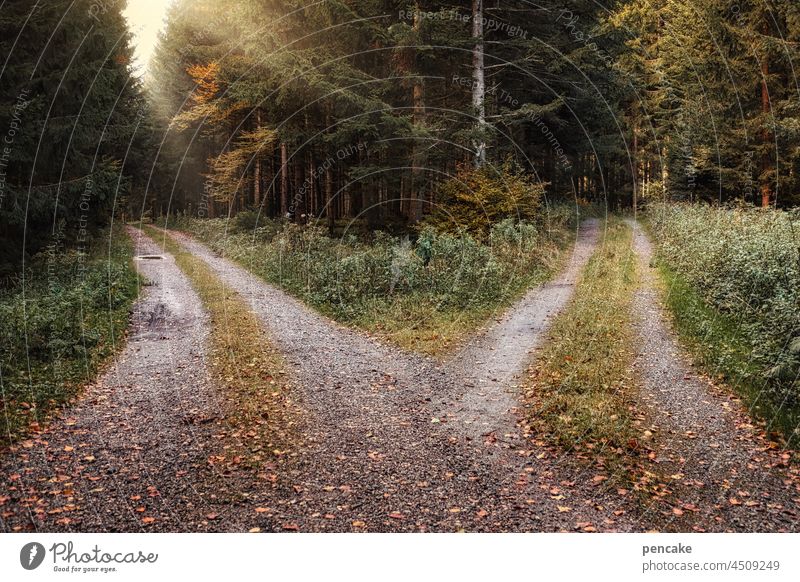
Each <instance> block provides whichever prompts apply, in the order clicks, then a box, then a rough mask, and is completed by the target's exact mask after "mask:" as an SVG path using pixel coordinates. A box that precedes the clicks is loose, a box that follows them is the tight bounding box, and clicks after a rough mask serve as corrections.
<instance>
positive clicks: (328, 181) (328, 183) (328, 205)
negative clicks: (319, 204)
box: [325, 164, 335, 236]
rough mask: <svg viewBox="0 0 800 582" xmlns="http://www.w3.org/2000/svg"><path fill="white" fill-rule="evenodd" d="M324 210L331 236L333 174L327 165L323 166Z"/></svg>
mask: <svg viewBox="0 0 800 582" xmlns="http://www.w3.org/2000/svg"><path fill="white" fill-rule="evenodd" d="M325 209H326V211H327V217H328V233H329V234H330V235H331V236H333V221H334V219H335V216H334V208H333V173H332V172H331V169H330V166H329V164H325Z"/></svg>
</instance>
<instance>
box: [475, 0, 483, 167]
mask: <svg viewBox="0 0 800 582" xmlns="http://www.w3.org/2000/svg"><path fill="white" fill-rule="evenodd" d="M472 38H473V39H474V41H475V47H474V48H473V50H472V81H473V82H472V107H473V109H474V110H475V115H476V116H477V118H478V136H477V139H476V142H475V166H476V167H478V168H480V167H481V166H482V165H483V164H484V163H486V141H485V139H486V138H485V130H486V81H485V78H484V66H483V0H472Z"/></svg>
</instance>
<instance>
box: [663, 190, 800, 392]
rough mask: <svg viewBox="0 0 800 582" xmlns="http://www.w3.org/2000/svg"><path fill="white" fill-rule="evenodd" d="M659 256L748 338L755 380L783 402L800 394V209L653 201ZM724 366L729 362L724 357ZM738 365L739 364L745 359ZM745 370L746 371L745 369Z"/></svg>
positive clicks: (723, 367)
mask: <svg viewBox="0 0 800 582" xmlns="http://www.w3.org/2000/svg"><path fill="white" fill-rule="evenodd" d="M649 215H650V217H651V223H652V228H653V231H654V234H655V237H656V240H657V243H658V247H659V252H660V256H661V257H662V258H663V259H664V260H665V261H666V263H667V264H668V266H669V267H671V268H672V269H674V270H675V271H676V272H677V273H678V274H679V275H680V276H681V277H683V278H685V280H686V281H687V282H688V284H689V285H691V287H692V288H693V289H695V290H696V291H697V292H698V293H699V294H700V296H701V297H702V299H703V300H704V301H705V302H706V303H707V304H708V305H710V306H711V307H713V308H714V309H716V310H717V311H718V312H719V313H721V314H722V316H724V317H725V318H726V319H728V320H730V321H732V322H734V323H735V326H736V328H737V331H738V333H739V334H740V335H741V336H742V337H743V338H744V340H745V341H746V342H747V343H748V345H749V349H750V353H751V362H750V363H752V364H753V365H752V368H753V370H754V372H751V373H750V375H751V376H754V374H757V375H758V376H757V377H755V376H754V377H751V378H749V380H750V381H751V382H759V381H760V383H761V384H764V382H765V381H766V383H767V386H768V387H769V388H770V389H771V391H772V393H773V394H772V396H773V399H774V400H775V401H776V402H779V403H781V404H788V405H796V404H797V403H798V402H799V401H800V383H798V380H797V374H796V373H794V374H793V373H792V371H793V370H795V368H794V366H795V361H796V359H797V357H798V356H797V354H795V353H793V347H792V346H797V345H798V344H797V343H796V342H798V341H800V340H798V338H800V243H799V242H798V240H799V239H798V232H799V231H798V224H797V221H798V215H797V213H796V212H795V213H790V212H783V211H776V210H762V209H748V208H743V207H739V208H733V207H731V208H711V207H707V206H690V205H675V204H654V205H651V207H650V212H649ZM721 368H722V369H723V370H726V369H729V368H730V365H729V364H726V363H725V362H721ZM740 368H742V367H741V366H740ZM741 374H743V375H745V376H746V375H747V373H745V372H741Z"/></svg>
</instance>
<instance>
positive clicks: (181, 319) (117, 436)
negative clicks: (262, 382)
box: [0, 229, 237, 531]
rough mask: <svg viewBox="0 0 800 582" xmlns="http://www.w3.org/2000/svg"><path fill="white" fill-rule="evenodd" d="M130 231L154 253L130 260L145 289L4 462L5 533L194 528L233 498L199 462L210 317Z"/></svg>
mask: <svg viewBox="0 0 800 582" xmlns="http://www.w3.org/2000/svg"><path fill="white" fill-rule="evenodd" d="M129 233H130V234H131V236H132V238H133V239H134V241H135V243H136V254H137V256H142V255H144V256H149V257H153V258H146V259H137V260H136V265H137V268H138V269H139V271H140V273H141V274H142V275H143V276H144V277H145V280H146V282H147V286H146V287H145V288H144V289H143V293H142V294H141V296H140V299H139V300H138V301H137V302H136V303H135V305H134V310H133V314H132V322H131V328H130V335H129V337H128V339H127V344H126V346H125V347H124V348H123V349H122V350H121V351H120V353H119V354H118V355H117V356H116V357H115V359H114V361H113V362H112V363H111V365H110V366H109V369H108V370H107V371H106V372H105V373H104V374H103V375H102V376H101V377H100V378H99V379H98V381H97V382H96V383H95V384H93V385H91V386H89V387H87V389H86V390H85V392H84V394H83V395H82V397H81V398H80V399H79V400H78V402H77V403H75V404H74V405H73V406H71V407H68V408H66V409H65V410H64V411H63V414H62V415H61V417H60V418H58V419H55V420H53V421H52V422H51V423H50V425H49V427H48V428H47V429H46V430H44V431H43V432H39V433H36V434H33V435H32V436H31V437H30V438H29V439H28V440H25V441H24V442H22V443H19V444H17V445H15V446H13V447H12V448H11V450H10V451H9V452H6V453H5V454H4V455H2V456H1V457H0V474H2V481H0V501H3V503H2V505H0V528H1V529H3V530H6V531H8V530H19V529H23V530H31V529H36V530H45V531H137V530H145V531H152V530H154V529H155V530H179V531H180V530H182V531H196V530H201V531H202V530H204V529H207V523H205V524H204V523H203V522H204V521H206V522H207V520H206V519H205V517H204V516H205V515H207V514H210V513H212V512H213V511H216V510H214V509H213V507H214V506H215V505H216V504H218V503H222V502H224V501H225V500H226V499H227V498H229V497H230V496H231V494H232V493H230V492H229V491H228V489H229V486H228V484H226V483H225V480H224V479H221V477H220V476H219V475H218V474H217V473H216V472H215V471H214V470H212V468H211V467H210V466H209V465H208V463H207V461H206V457H207V455H208V454H209V452H210V450H211V447H210V446H211V444H212V443H213V441H214V439H213V433H214V429H215V425H216V424H217V423H219V422H220V420H221V419H220V412H219V411H220V410H221V406H220V402H219V399H218V395H217V394H216V393H215V391H214V389H213V388H212V386H211V384H210V382H209V380H208V378H207V376H206V373H205V371H204V370H205V367H204V354H205V344H206V338H207V335H208V329H209V326H208V318H207V315H206V314H205V312H204V311H203V309H202V307H201V303H200V299H199V298H198V296H197V295H196V294H195V292H194V291H193V290H192V287H191V286H190V284H189V281H188V280H187V279H186V277H185V276H184V275H183V274H182V272H181V271H180V269H179V268H178V266H177V265H176V264H175V261H174V260H173V259H172V257H171V256H169V255H166V254H164V253H162V251H161V249H160V248H159V247H158V246H157V245H156V244H155V243H154V242H153V241H152V240H150V239H149V238H147V237H146V236H144V235H142V234H140V232H139V231H138V230H136V229H129ZM155 257H160V258H155ZM231 525H232V527H233V528H236V527H237V525H236V524H231Z"/></svg>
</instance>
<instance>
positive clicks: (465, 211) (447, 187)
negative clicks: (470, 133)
mask: <svg viewBox="0 0 800 582" xmlns="http://www.w3.org/2000/svg"><path fill="white" fill-rule="evenodd" d="M544 186H545V185H544V184H542V183H537V182H534V181H533V179H532V178H531V176H530V175H528V174H526V173H524V172H522V171H520V170H519V169H517V168H515V167H514V166H513V165H512V163H511V162H506V163H505V164H504V165H503V166H501V167H500V168H497V167H493V166H490V165H488V164H487V165H485V166H482V167H481V168H478V169H475V168H473V167H471V166H461V167H460V168H459V171H458V174H457V175H456V176H455V177H454V178H451V179H450V180H447V181H445V182H443V183H442V184H440V185H439V187H438V191H437V197H436V199H437V205H436V207H435V208H434V211H433V212H432V213H431V214H430V215H428V216H427V217H426V218H425V221H424V224H425V225H428V226H432V227H434V228H435V229H436V230H437V231H439V232H449V233H468V234H470V235H472V236H475V237H477V238H479V239H481V240H485V239H486V238H487V237H488V236H489V233H490V232H491V229H492V227H493V226H494V225H495V224H497V223H498V222H501V221H502V220H505V219H509V218H510V219H515V220H517V221H528V222H531V221H535V220H539V219H540V218H541V217H540V214H539V213H540V209H541V200H542V196H543V195H544Z"/></svg>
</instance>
